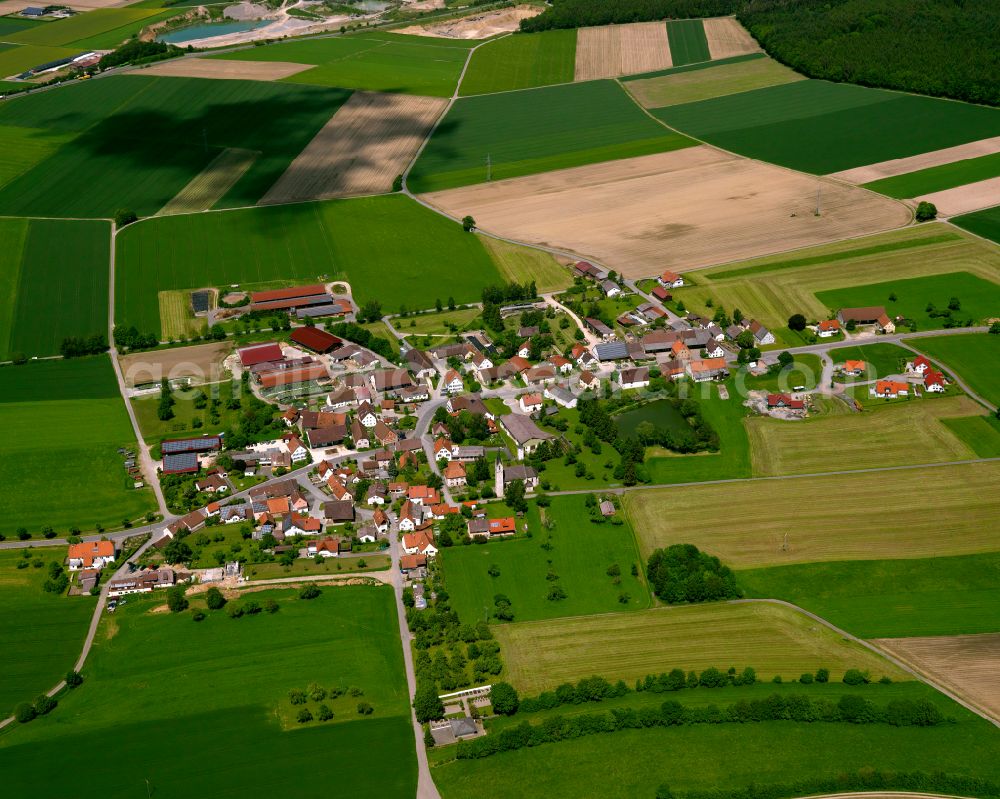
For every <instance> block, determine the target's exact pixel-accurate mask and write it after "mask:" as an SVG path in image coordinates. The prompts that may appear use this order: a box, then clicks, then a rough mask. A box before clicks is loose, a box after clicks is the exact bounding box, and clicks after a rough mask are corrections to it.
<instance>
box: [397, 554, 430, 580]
mask: <svg viewBox="0 0 1000 799" xmlns="http://www.w3.org/2000/svg"><path fill="white" fill-rule="evenodd" d="M426 567H427V556H426V555H403V556H402V557H401V558H400V559H399V570H400V571H401V572H402V573H403V574H404V575H405V576H406V577H408V578H411V579H412V578H414V577H417V578H419V577H422V576H423V575H424V570H425V569H426Z"/></svg>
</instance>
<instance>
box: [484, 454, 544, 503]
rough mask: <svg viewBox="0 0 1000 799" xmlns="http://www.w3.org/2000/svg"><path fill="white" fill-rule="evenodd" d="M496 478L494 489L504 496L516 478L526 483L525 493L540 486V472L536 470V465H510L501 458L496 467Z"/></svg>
mask: <svg viewBox="0 0 1000 799" xmlns="http://www.w3.org/2000/svg"><path fill="white" fill-rule="evenodd" d="M494 480H495V482H494V490H495V491H496V493H497V496H498V497H502V496H503V495H504V491H506V489H507V486H509V485H510V484H511V483H513V482H514V481H516V480H520V481H521V482H522V483H523V484H524V491H525V493H528V494H530V493H531V492H532V491H534V490H535V489H537V488H538V472H537V471H535V469H534V467H532V466H526V465H523V464H519V463H515V464H509V465H508V464H505V463H504V462H503V461H502V460H501V459H500V458H497V462H496V466H495V467H494Z"/></svg>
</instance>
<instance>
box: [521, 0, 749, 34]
mask: <svg viewBox="0 0 1000 799" xmlns="http://www.w3.org/2000/svg"><path fill="white" fill-rule="evenodd" d="M742 5H743V3H742V2H741V0H553V2H552V6H551V7H550V8H547V9H546V10H545V12H544V13H542V14H540V15H538V16H537V17H532V18H531V19H526V20H522V21H521V30H522V31H528V32H534V31H546V30H552V29H553V28H583V27H588V26H590V25H611V24H619V25H620V24H622V23H626V22H649V21H651V20H656V19H688V18H691V17H721V16H725V15H727V14H732V13H734V12H735V11H737V10H738V9H739V8H740V7H741V6H742Z"/></svg>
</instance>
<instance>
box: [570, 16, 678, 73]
mask: <svg viewBox="0 0 1000 799" xmlns="http://www.w3.org/2000/svg"><path fill="white" fill-rule="evenodd" d="M671 50H672V46H671V44H670V43H669V42H668V41H667V28H666V26H665V25H664V23H663V22H636V23H631V24H626V25H605V26H602V27H599V28H580V29H579V31H578V32H577V40H576V67H575V70H574V75H575V78H576V80H595V79H598V78H615V77H618V76H619V75H634V74H637V73H641V72H653V71H654V70H658V69H666V68H668V67H671V66H673V65H674V62H673V61H672V60H671Z"/></svg>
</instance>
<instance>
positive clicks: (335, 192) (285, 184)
mask: <svg viewBox="0 0 1000 799" xmlns="http://www.w3.org/2000/svg"><path fill="white" fill-rule="evenodd" d="M447 104H448V103H447V100H444V99H443V98H439V97H417V96H411V95H402V94H376V93H374V92H355V93H354V94H352V95H351V98H350V99H349V100H348V101H347V102H346V103H345V104H344V105H343V107H341V108H340V109H339V110H338V111H337V113H336V114H334V116H333V117H332V118H331V119H330V121H329V122H327V123H326V125H324V126H323V129H322V130H321V131H320V132H319V133H317V134H316V136H315V138H314V139H313V140H312V141H311V142H309V144H308V145H307V146H306V148H305V149H304V150H303V151H302V152H301V153H300V154H299V156H298V157H297V158H296V159H295V160H294V161H292V163H291V164H290V165H289V167H288V169H287V170H285V173H284V174H283V175H282V176H281V177H280V178H278V180H277V182H276V183H275V184H274V185H273V186H272V187H271V189H270V190H269V191H268V192H267V194H266V195H265V196H264V198H263V199H262V200H261V201H260V202H261V204H262V205H266V204H269V203H285V202H295V201H297V200H321V199H326V198H329V197H349V196H356V195H363V194H381V193H384V192H387V191H389V190H390V189H391V188H392V182H393V180H394V179H395V178H396V176H397V175H399V174H401V173H402V172H403V170H405V169H406V167H407V165H408V164H409V163H410V160H411V159H412V158H413V156H414V155H416V153H417V150H418V149H419V148H420V143H421V142H422V141H423V140H424V138H426V136H427V134H428V133H429V132H430V130H431V128H432V127H433V125H434V121H435V120H436V119H437V118H438V116H439V115H440V114H441V112H442V111H443V110H444V108H445V106H446V105H447Z"/></svg>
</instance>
